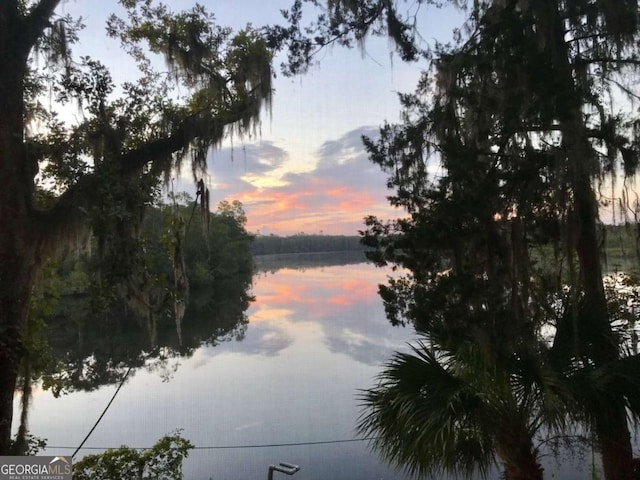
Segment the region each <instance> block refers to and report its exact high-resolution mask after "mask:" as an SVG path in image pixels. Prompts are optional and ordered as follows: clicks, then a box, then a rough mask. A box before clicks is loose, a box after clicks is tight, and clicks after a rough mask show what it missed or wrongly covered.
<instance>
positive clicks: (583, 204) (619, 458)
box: [536, 0, 634, 480]
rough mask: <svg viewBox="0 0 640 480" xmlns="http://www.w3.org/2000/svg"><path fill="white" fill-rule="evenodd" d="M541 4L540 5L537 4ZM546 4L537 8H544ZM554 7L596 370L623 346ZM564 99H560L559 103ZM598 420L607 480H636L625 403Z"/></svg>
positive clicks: (551, 15) (584, 335)
mask: <svg viewBox="0 0 640 480" xmlns="http://www.w3.org/2000/svg"><path fill="white" fill-rule="evenodd" d="M536 3H537V2H536ZM542 3H543V2H540V3H539V4H537V5H538V6H541V5H542ZM545 3H546V4H547V6H548V7H550V8H548V9H547V8H544V7H543V8H542V10H541V11H539V12H538V15H540V14H542V15H545V16H546V18H547V19H550V20H551V22H552V23H551V24H552V25H553V27H552V28H551V29H550V30H549V31H547V32H546V34H547V35H548V38H546V39H545V41H547V43H546V45H548V46H549V53H550V56H549V58H550V62H551V68H552V70H553V71H554V72H555V75H554V76H555V78H556V83H557V84H558V86H559V91H560V92H562V96H563V98H562V99H561V101H562V109H563V110H564V112H562V113H563V114H564V115H563V117H562V118H560V119H559V122H560V125H561V131H562V142H563V146H564V148H565V151H566V162H567V172H568V181H569V185H570V186H571V190H572V193H573V212H572V213H573V216H574V220H575V221H574V222H573V223H572V225H570V228H576V229H577V232H574V233H576V236H575V243H574V245H570V248H573V249H574V250H575V252H576V254H577V257H578V261H579V265H580V284H581V287H582V291H583V293H584V303H585V308H582V309H581V311H580V313H579V314H578V317H577V320H578V324H577V325H576V327H577V329H579V332H578V331H577V329H576V330H574V332H573V333H574V335H578V336H579V338H580V341H579V342H576V345H578V343H579V344H580V348H581V349H582V351H579V352H575V355H578V356H583V355H584V356H586V357H588V358H589V359H590V360H591V361H593V362H594V363H595V365H596V366H601V365H606V364H607V363H609V362H612V361H615V360H617V359H618V358H619V352H618V345H617V343H616V339H615V335H614V333H613V331H612V329H611V325H610V322H609V316H608V311H607V300H606V296H605V292H604V286H603V282H602V264H601V258H600V249H599V246H598V233H597V221H598V218H599V212H598V202H597V197H596V194H595V192H594V188H593V183H592V181H593V178H594V177H595V175H596V174H597V172H598V164H597V161H598V160H597V158H596V156H595V152H594V149H593V147H592V146H591V143H590V140H589V137H588V134H587V130H586V125H585V120H584V116H583V112H582V102H583V100H582V93H581V92H582V88H583V86H581V85H577V84H576V82H577V80H575V76H574V72H573V67H572V65H571V60H570V53H569V50H568V46H567V43H566V39H565V34H564V23H563V20H562V17H561V15H560V12H559V11H558V3H557V2H556V1H555V0H548V2H545ZM559 101H560V100H559ZM590 413H591V415H592V417H593V418H595V425H593V427H594V428H595V430H596V434H597V436H598V441H599V443H600V448H601V453H602V463H603V466H604V474H605V479H606V480H633V478H634V474H633V455H632V448H631V436H630V433H629V425H628V423H627V417H626V409H625V406H624V399H623V398H622V396H621V395H620V394H616V393H613V392H612V393H611V396H610V398H608V399H607V402H606V405H601V408H598V411H593V412H590Z"/></svg>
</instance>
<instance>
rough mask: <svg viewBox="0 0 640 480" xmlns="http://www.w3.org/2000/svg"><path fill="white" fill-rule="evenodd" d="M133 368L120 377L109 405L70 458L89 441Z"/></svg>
mask: <svg viewBox="0 0 640 480" xmlns="http://www.w3.org/2000/svg"><path fill="white" fill-rule="evenodd" d="M132 368H133V367H129V369H128V370H127V372H126V373H125V374H124V376H123V377H122V380H120V385H118V388H117V389H116V392H115V393H114V394H113V397H111V400H109V403H107V406H106V407H104V410H103V411H102V413H101V414H100V416H99V417H98V420H96V423H94V424H93V427H91V430H89V433H87V436H86V437H84V440H82V443H80V446H79V447H78V448H76V450H75V452H73V455H71V458H73V457H75V456H76V454H77V453H78V452H79V451H80V449H81V448H82V446H83V445H84V444H85V442H86V441H87V440H88V439H89V437H90V436H91V434H92V433H93V431H94V430H95V429H96V427H97V426H98V424H99V423H100V420H102V417H104V415H105V413H107V410H109V407H110V406H111V404H112V403H113V401H114V400H115V399H116V395H118V392H119V391H120V389H121V388H122V385H124V381H125V380H126V379H127V377H128V376H129V372H131V369H132ZM58 448H73V447H58Z"/></svg>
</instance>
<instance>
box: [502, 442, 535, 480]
mask: <svg viewBox="0 0 640 480" xmlns="http://www.w3.org/2000/svg"><path fill="white" fill-rule="evenodd" d="M497 453H498V456H499V457H500V459H501V460H502V461H503V462H504V478H505V480H543V468H542V466H541V465H540V463H539V462H538V457H537V455H536V450H535V448H534V446H533V443H532V442H531V439H522V440H517V439H514V438H513V437H510V438H507V439H504V440H503V441H501V442H500V443H499V444H498V447H497Z"/></svg>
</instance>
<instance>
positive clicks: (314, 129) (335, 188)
mask: <svg viewBox="0 0 640 480" xmlns="http://www.w3.org/2000/svg"><path fill="white" fill-rule="evenodd" d="M165 3H167V4H169V5H171V6H172V8H173V9H174V10H176V11H177V10H181V9H187V8H190V7H191V6H192V5H193V4H194V2H192V1H186V0H168V1H166V2H165ZM200 3H201V4H204V5H205V6H206V7H207V8H208V9H209V10H210V11H212V12H214V13H215V14H216V18H217V21H218V23H219V24H220V25H228V26H231V27H232V28H234V29H240V28H242V27H243V26H245V25H246V24H247V23H251V24H253V25H254V26H260V25H265V24H269V23H278V22H281V16H280V13H279V10H280V9H283V8H289V7H290V4H291V0H277V1H269V2H264V1H262V0H237V1H233V2H232V1H214V0H204V1H202V0H201V1H200ZM406 5H407V7H406V8H407V11H408V12H413V11H414V10H415V9H416V5H414V4H413V3H412V2H408V3H407V4H406ZM58 11H59V13H71V14H72V15H80V16H82V17H83V19H84V22H85V24H86V25H87V28H86V30H85V31H84V32H83V34H82V35H81V38H80V44H79V45H78V46H77V47H76V49H75V51H76V53H77V54H89V55H91V56H93V57H94V58H100V59H101V60H102V61H103V62H104V63H106V64H107V65H108V66H109V67H110V68H111V69H112V72H113V74H114V77H115V79H116V81H118V82H120V81H123V80H132V79H133V78H134V76H135V74H136V71H135V69H134V68H133V64H132V63H131V62H130V61H129V60H128V59H127V58H126V57H125V56H124V54H123V53H122V52H121V51H120V48H119V45H118V43H117V42H115V41H111V40H108V39H106V37H105V36H104V35H103V34H102V31H103V26H104V21H105V19H106V18H107V16H108V14H109V13H112V12H114V11H116V12H117V11H118V6H117V5H116V2H115V0H111V1H109V2H105V1H97V0H81V1H78V0H67V1H66V2H64V1H63V3H62V5H61V6H60V7H59V9H58ZM461 18H462V17H461V14H460V12H458V11H456V10H452V9H447V10H437V9H433V8H431V7H429V8H426V6H425V7H423V8H422V10H421V11H420V19H421V21H423V22H424V23H423V24H422V25H421V32H422V34H423V36H424V38H425V41H432V40H433V39H434V38H437V39H439V40H447V39H449V38H450V37H451V31H452V29H453V28H454V27H455V26H459V25H460V21H461ZM282 61H283V58H276V61H275V66H276V73H277V78H276V79H275V82H274V83H275V95H274V99H273V110H272V112H271V114H269V113H268V112H265V114H264V115H263V121H262V125H261V129H260V132H259V133H258V134H257V135H256V136H255V137H253V138H243V139H241V138H235V139H233V142H230V141H229V142H225V143H224V144H223V145H222V146H221V147H220V148H219V149H217V150H214V151H213V152H211V154H210V157H209V171H208V175H209V178H208V179H205V180H207V181H208V183H209V188H210V191H211V203H212V205H216V204H217V203H218V202H219V201H221V200H225V199H226V200H229V201H232V200H240V201H241V202H242V203H243V205H244V208H245V211H246V213H247V217H248V225H247V228H248V230H249V231H251V232H260V233H262V234H270V233H274V234H281V235H288V234H294V233H299V232H305V233H320V232H323V233H325V234H347V235H355V234H357V231H358V230H359V229H362V228H363V222H362V219H363V218H364V217H365V216H366V215H371V214H374V215H378V216H380V217H383V218H391V217H397V216H400V215H402V212H398V211H394V210H393V209H392V208H391V207H390V206H388V203H387V201H386V196H387V195H389V193H390V192H389V191H388V190H387V189H386V175H385V174H384V173H382V172H381V171H380V170H379V169H378V167H376V166H375V165H373V164H371V163H370V162H369V161H368V159H367V156H366V153H365V152H364V150H363V147H362V142H361V135H362V134H366V135H368V136H375V135H376V133H377V129H378V126H379V125H381V124H382V123H383V122H384V121H385V120H387V121H389V122H396V121H398V119H399V111H400V106H399V102H398V97H397V94H398V92H410V91H412V90H413V89H414V87H415V85H416V82H417V79H418V76H419V74H420V68H421V67H424V64H404V63H403V62H402V61H401V60H400V59H399V58H397V55H395V56H394V55H393V53H392V47H391V46H390V44H389V42H388V40H387V39H385V38H373V39H370V40H368V41H367V43H366V45H365V49H364V50H359V49H354V50H347V49H344V48H341V47H334V48H331V49H327V50H326V51H325V52H322V54H321V55H320V56H319V57H318V61H319V64H318V65H317V66H315V67H314V68H313V69H312V71H311V72H309V73H308V74H306V75H304V76H299V77H295V78H286V77H283V76H282V75H281V74H280V72H279V69H278V65H279V64H280V63H281V62H282ZM187 171H188V169H185V173H184V174H183V175H182V177H181V178H180V179H179V180H178V182H177V188H179V189H180V190H187V191H191V192H194V191H195V188H194V187H193V181H192V179H191V178H190V176H189V174H188V173H186V172H187Z"/></svg>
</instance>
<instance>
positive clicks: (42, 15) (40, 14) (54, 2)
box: [25, 0, 60, 51]
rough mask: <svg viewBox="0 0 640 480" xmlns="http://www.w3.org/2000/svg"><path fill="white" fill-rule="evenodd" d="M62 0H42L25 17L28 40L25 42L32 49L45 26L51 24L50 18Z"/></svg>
mask: <svg viewBox="0 0 640 480" xmlns="http://www.w3.org/2000/svg"><path fill="white" fill-rule="evenodd" d="M59 4H60V0H40V1H39V2H38V3H37V4H36V5H35V6H34V7H33V8H32V9H31V12H30V13H29V15H28V16H27V17H26V19H25V31H26V35H27V42H26V44H25V46H26V47H28V50H29V51H30V50H31V49H32V48H33V46H34V45H35V43H36V41H37V40H38V38H39V37H40V35H41V34H42V32H43V31H44V29H45V28H47V26H49V19H50V18H51V16H52V15H53V12H54V11H55V9H56V7H57V6H58V5H59Z"/></svg>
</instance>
